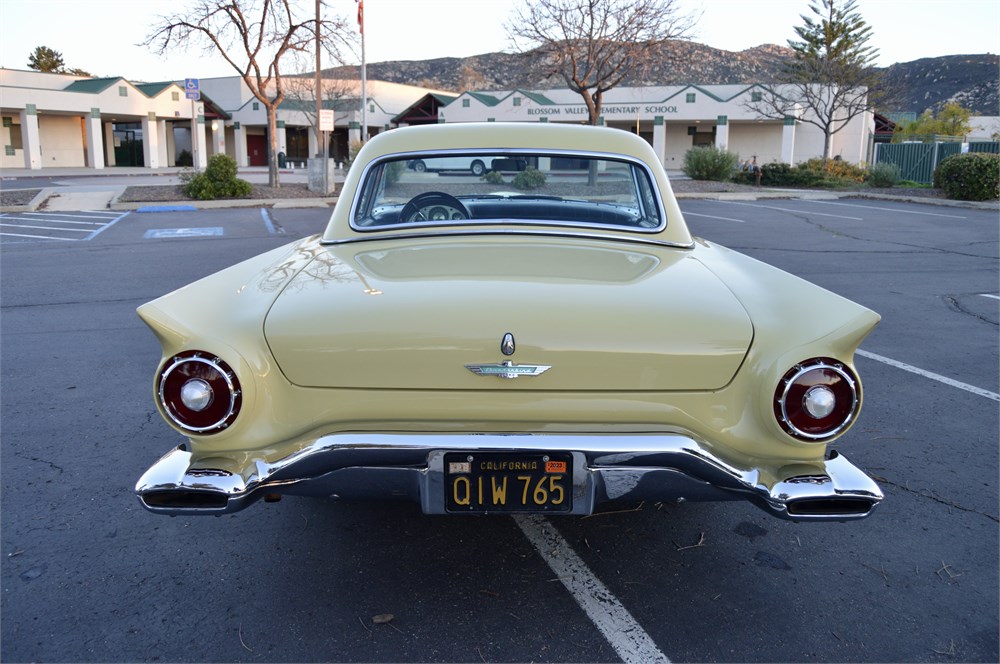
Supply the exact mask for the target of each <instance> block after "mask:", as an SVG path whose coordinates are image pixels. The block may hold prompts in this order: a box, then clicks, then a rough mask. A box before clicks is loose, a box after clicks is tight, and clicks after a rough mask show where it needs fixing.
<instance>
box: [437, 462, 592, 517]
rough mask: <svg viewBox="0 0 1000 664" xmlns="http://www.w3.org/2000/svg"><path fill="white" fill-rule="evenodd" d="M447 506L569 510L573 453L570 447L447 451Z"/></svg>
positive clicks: (470, 509) (486, 509) (450, 508)
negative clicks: (545, 450) (519, 450)
mask: <svg viewBox="0 0 1000 664" xmlns="http://www.w3.org/2000/svg"><path fill="white" fill-rule="evenodd" d="M444 468H445V473H444V479H445V506H446V508H447V510H448V511H449V512H467V513H476V512H569V511H571V510H572V509H573V473H572V468H573V456H572V455H571V454H569V453H566V452H527V453H522V452H480V453H476V452H469V453H465V452H449V453H448V454H445V455H444Z"/></svg>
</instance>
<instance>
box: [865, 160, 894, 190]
mask: <svg viewBox="0 0 1000 664" xmlns="http://www.w3.org/2000/svg"><path fill="white" fill-rule="evenodd" d="M865 183H866V184H867V185H868V186H870V187H895V186H896V185H897V184H899V166H897V165H896V164H890V163H888V162H882V163H879V164H872V167H871V168H869V169H868V173H867V174H866V175H865Z"/></svg>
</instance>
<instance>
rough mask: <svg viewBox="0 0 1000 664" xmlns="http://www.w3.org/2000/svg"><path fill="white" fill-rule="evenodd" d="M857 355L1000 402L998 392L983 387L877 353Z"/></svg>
mask: <svg viewBox="0 0 1000 664" xmlns="http://www.w3.org/2000/svg"><path fill="white" fill-rule="evenodd" d="M857 354H858V355H860V356H861V357H867V358H868V359H869V360H875V361H876V362H881V363H883V364H888V365H889V366H890V367H896V368H897V369H902V370H903V371H909V372H910V373H915V374H917V375H918V376H923V377H924V378H930V379H931V380H936V381H937V382H939V383H944V384H945V385H949V386H951V387H957V388H958V389H960V390H965V391H966V392H971V393H972V394H976V395H978V396H981V397H986V398H987V399H993V400H994V401H1000V394H997V393H996V392H990V391H989V390H984V389H983V388H981V387H976V386H975V385H969V384H968V383H962V382H959V381H957V380H954V379H952V378H948V377H947V376H942V375H941V374H936V373H934V372H932V371H925V370H924V369H921V368H919V367H915V366H913V365H910V364H905V363H903V362H900V361H898V360H893V359H892V358H888V357H884V356H882V355H876V354H875V353H869V352H868V351H866V350H860V349H858V351H857Z"/></svg>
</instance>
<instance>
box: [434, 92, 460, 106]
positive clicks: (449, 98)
mask: <svg viewBox="0 0 1000 664" xmlns="http://www.w3.org/2000/svg"><path fill="white" fill-rule="evenodd" d="M429 94H430V96H431V97H434V98H435V99H437V100H438V102H439V103H441V105H443V106H447V105H448V104H450V103H451V102H453V101H455V100H456V99H458V95H446V94H441V93H440V92H431V93H429Z"/></svg>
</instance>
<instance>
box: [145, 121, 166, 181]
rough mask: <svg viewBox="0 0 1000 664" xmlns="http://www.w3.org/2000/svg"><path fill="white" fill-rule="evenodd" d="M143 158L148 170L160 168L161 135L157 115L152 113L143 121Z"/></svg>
mask: <svg viewBox="0 0 1000 664" xmlns="http://www.w3.org/2000/svg"><path fill="white" fill-rule="evenodd" d="M142 157H143V163H145V164H146V168H159V167H160V166H162V165H163V164H161V163H160V134H159V132H158V131H156V113H154V112H152V111H150V112H149V114H148V115H147V116H146V117H144V118H143V119H142Z"/></svg>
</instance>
